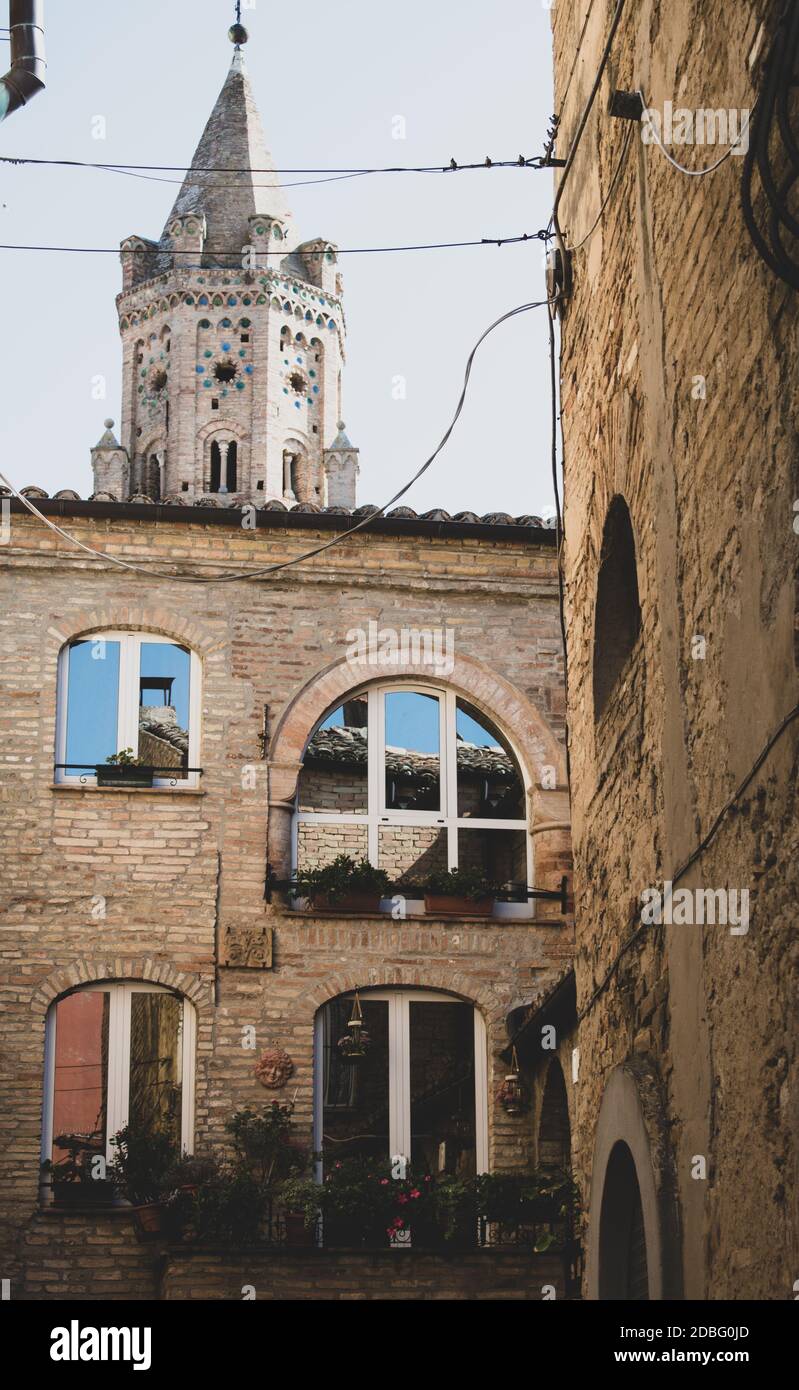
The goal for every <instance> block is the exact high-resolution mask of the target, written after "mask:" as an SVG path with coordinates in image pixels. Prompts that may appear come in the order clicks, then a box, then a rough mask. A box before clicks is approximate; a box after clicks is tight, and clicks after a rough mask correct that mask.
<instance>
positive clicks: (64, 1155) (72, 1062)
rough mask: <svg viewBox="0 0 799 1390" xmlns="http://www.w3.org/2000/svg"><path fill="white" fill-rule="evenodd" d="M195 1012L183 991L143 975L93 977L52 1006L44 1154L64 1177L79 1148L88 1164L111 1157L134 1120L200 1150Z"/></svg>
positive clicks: (83, 1162)
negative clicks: (136, 978) (139, 978)
mask: <svg viewBox="0 0 799 1390" xmlns="http://www.w3.org/2000/svg"><path fill="white" fill-rule="evenodd" d="M195 1017H196V1016H195V1013H194V1008H193V1006H192V1005H191V1004H190V1003H189V1002H188V1000H186V999H184V998H183V997H182V996H180V995H177V994H174V993H173V992H172V991H171V990H168V989H165V988H163V987H162V986H160V985H154V984H148V983H139V982H133V981H126V982H124V983H122V982H116V981H108V980H106V981H103V982H102V983H99V984H90V985H84V986H82V987H81V988H80V989H77V990H74V991H73V992H72V993H71V994H66V995H64V996H63V997H62V998H61V999H58V1000H56V1002H55V1003H54V1004H53V1005H51V1007H50V1010H49V1012H48V1015H47V1023H46V1029H45V1084H44V1113H43V1117H42V1118H43V1123H42V1160H43V1161H51V1162H52V1163H53V1170H54V1177H55V1178H56V1179H57V1177H58V1169H59V1166H60V1165H62V1164H64V1163H65V1162H66V1161H67V1159H68V1157H69V1154H70V1151H72V1153H73V1155H74V1154H75V1153H76V1151H77V1154H78V1159H77V1161H78V1163H79V1165H80V1166H81V1167H84V1166H90V1161H91V1157H92V1155H101V1156H102V1157H104V1158H105V1159H111V1158H112V1157H113V1149H112V1147H111V1145H110V1140H111V1139H112V1138H113V1136H114V1135H115V1134H118V1132H119V1131H120V1129H122V1128H123V1127H124V1126H125V1125H127V1124H130V1125H135V1126H136V1127H137V1128H142V1129H149V1130H156V1131H162V1132H165V1133H167V1134H169V1135H170V1137H171V1138H172V1139H173V1140H174V1142H175V1143H176V1144H179V1145H180V1146H181V1147H182V1148H183V1149H185V1150H186V1151H188V1152H191V1150H192V1148H193V1138H194V1136H193V1129H194V1054H195V1033H196V1023H195ZM60 1141H64V1142H60ZM80 1141H85V1143H81V1142H80Z"/></svg>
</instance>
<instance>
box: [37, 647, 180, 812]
mask: <svg viewBox="0 0 799 1390" xmlns="http://www.w3.org/2000/svg"><path fill="white" fill-rule="evenodd" d="M78 642H118V643H119V694H118V700H117V746H116V749H115V750H114V751H115V752H118V751H119V750H120V749H123V748H132V749H133V750H134V752H135V753H138V747H139V672H140V668H141V646H142V643H144V642H148V643H149V642H153V643H162V644H163V645H164V646H167V647H181V648H182V649H183V650H184V651H187V652H188V653H189V659H190V666H189V755H188V764H189V767H193V768H197V767H199V765H200V760H199V755H200V709H201V691H200V682H201V678H202V666H201V662H200V658H199V656H198V655H197V653H196V652H195V651H193V650H192V648H191V647H187V646H186V644H185V642H180V641H179V640H178V639H177V638H176V637H164V636H163V635H162V634H161V633H156V632H128V631H126V630H124V629H122V628H113V629H112V628H109V629H107V630H105V631H99V632H89V633H85V634H82V635H81V636H80V637H74V638H71V639H70V641H69V642H68V643H67V644H66V646H65V647H63V648H62V650H61V654H60V657H59V661H58V686H57V722H56V759H55V760H56V763H64V762H66V749H67V703H68V696H69V654H70V651H71V649H72V647H73V646H75V645H76V644H77V643H78ZM199 776H200V774H199V772H188V773H186V775H185V776H182V777H179V778H177V779H176V778H174V777H169V776H160V777H153V786H154V787H171V786H175V785H178V786H180V787H196V786H197V785H198V782H199ZM55 778H56V782H58V783H65V784H66V785H67V786H88V787H95V786H96V785H97V778H96V776H94V775H93V774H91V773H76V772H70V770H69V769H68V768H64V767H57V768H56V772H55Z"/></svg>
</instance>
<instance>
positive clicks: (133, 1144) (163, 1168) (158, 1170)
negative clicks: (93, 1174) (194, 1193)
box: [111, 1124, 179, 1237]
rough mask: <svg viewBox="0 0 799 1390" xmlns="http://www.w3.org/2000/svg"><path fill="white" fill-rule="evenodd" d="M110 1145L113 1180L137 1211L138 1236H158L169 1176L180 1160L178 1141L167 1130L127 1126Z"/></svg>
mask: <svg viewBox="0 0 799 1390" xmlns="http://www.w3.org/2000/svg"><path fill="white" fill-rule="evenodd" d="M111 1145H112V1147H113V1149H114V1159H113V1163H112V1177H113V1180H114V1182H116V1183H117V1185H118V1186H119V1188H120V1189H121V1191H122V1192H123V1193H124V1195H125V1197H127V1199H128V1201H129V1202H130V1203H131V1206H133V1207H134V1209H135V1212H136V1227H137V1230H138V1232H139V1234H140V1235H141V1236H143V1237H150V1236H157V1235H159V1234H160V1232H161V1229H162V1225H163V1216H164V1208H165V1203H166V1198H167V1196H168V1193H169V1187H168V1182H167V1175H168V1174H169V1172H170V1170H172V1169H174V1166H175V1163H176V1162H177V1159H178V1157H179V1155H178V1147H177V1144H176V1142H175V1140H174V1139H173V1138H172V1136H171V1135H170V1134H168V1133H167V1132H166V1131H165V1130H161V1129H157V1128H151V1127H149V1126H147V1125H136V1124H128V1125H125V1127H124V1128H123V1129H121V1130H120V1131H119V1133H118V1134H115V1135H114V1136H113V1138H112V1139H111Z"/></svg>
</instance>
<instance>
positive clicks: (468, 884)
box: [424, 869, 497, 917]
mask: <svg viewBox="0 0 799 1390" xmlns="http://www.w3.org/2000/svg"><path fill="white" fill-rule="evenodd" d="M496 891H497V885H496V884H495V883H492V882H491V880H490V879H487V878H486V876H485V874H483V873H482V872H481V870H479V869H449V870H447V871H445V870H439V871H437V872H435V873H432V874H430V875H429V876H428V877H427V879H426V880H425V892H424V905H425V910H426V911H427V912H429V913H433V914H435V915H436V916H439V917H484V916H490V914H491V909H492V906H493V901H494V894H495V893H496Z"/></svg>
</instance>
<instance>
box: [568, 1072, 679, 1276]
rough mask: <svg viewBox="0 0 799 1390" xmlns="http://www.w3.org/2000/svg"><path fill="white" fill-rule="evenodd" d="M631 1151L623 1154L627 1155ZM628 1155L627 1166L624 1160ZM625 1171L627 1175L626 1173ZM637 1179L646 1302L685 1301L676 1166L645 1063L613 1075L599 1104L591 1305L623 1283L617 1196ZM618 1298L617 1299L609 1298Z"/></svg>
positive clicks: (654, 1083) (590, 1229)
mask: <svg viewBox="0 0 799 1390" xmlns="http://www.w3.org/2000/svg"><path fill="white" fill-rule="evenodd" d="M625 1151H626V1152H625ZM627 1154H629V1159H628V1158H627ZM625 1165H626V1167H625ZM633 1172H634V1175H635V1180H636V1183H637V1190H638V1194H639V1199H640V1219H641V1222H642V1226H643V1238H644V1242H645V1252H646V1271H647V1281H648V1291H649V1299H650V1300H652V1301H655V1300H659V1299H670V1298H680V1297H681V1296H682V1270H681V1261H680V1250H679V1222H678V1217H677V1205H676V1199H675V1192H676V1187H675V1181H674V1172H673V1160H672V1155H671V1149H670V1145H669V1140H668V1131H667V1128H666V1117H665V1111H664V1108H663V1104H662V1100H661V1095H660V1087H659V1084H658V1081H657V1077H656V1075H655V1073H654V1069H653V1068H652V1066H651V1064H650V1063H648V1062H646V1061H645V1060H641V1061H630V1062H626V1063H624V1064H622V1065H621V1066H619V1067H616V1068H615V1069H614V1070H613V1071H612V1072H611V1073H610V1076H609V1078H608V1081H607V1084H606V1086H605V1090H604V1093H603V1096H602V1104H601V1107H600V1111H599V1119H598V1121H597V1128H596V1136H595V1140H594V1156H593V1164H592V1170H591V1196H590V1203H589V1211H588V1252H587V1262H586V1278H587V1286H588V1297H589V1298H591V1299H598V1298H600V1297H601V1296H602V1295H601V1293H600V1290H601V1289H605V1290H606V1289H607V1288H608V1286H609V1282H610V1283H612V1282H614V1281H615V1280H618V1278H619V1275H618V1268H616V1269H615V1270H611V1271H609V1269H608V1262H609V1261H612V1262H615V1263H616V1264H617V1262H618V1260H619V1258H620V1257H619V1252H618V1251H617V1250H615V1249H614V1245H613V1242H614V1239H615V1236H616V1227H617V1211H618V1207H617V1203H618V1199H619V1191H620V1189H621V1191H624V1190H625V1188H626V1190H627V1192H628V1195H629V1193H630V1189H631V1181H630V1176H631V1174H632V1173H633ZM609 1296H610V1297H613V1296H614V1295H613V1294H610V1295H609Z"/></svg>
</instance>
